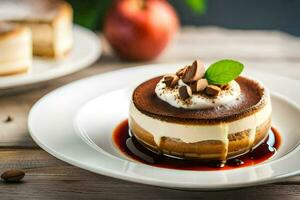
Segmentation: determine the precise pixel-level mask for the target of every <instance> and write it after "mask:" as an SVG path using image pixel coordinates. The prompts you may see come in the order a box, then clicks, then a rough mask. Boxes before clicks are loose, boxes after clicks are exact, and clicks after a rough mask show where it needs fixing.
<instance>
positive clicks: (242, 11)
mask: <svg viewBox="0 0 300 200" xmlns="http://www.w3.org/2000/svg"><path fill="white" fill-rule="evenodd" d="M68 1H69V3H71V5H72V6H73V9H74V21H75V23H77V24H80V25H83V26H85V27H87V28H90V29H93V30H102V29H103V21H104V16H105V14H106V12H107V10H108V9H109V7H110V6H111V4H112V3H113V1H112V0H89V1H82V0H68ZM169 3H171V5H172V6H173V7H174V8H175V9H176V11H177V14H178V16H179V19H180V22H181V24H182V25H197V26H203V25H216V26H221V27H226V28H232V29H266V30H282V31H285V32H288V33H290V34H293V35H296V36H300V1H299V0H264V1H259V0H252V1H249V0H226V1H222V0H169Z"/></svg>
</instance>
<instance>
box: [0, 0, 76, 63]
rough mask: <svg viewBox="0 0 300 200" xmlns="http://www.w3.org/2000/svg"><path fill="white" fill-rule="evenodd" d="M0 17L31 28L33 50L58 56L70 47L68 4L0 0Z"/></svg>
mask: <svg viewBox="0 0 300 200" xmlns="http://www.w3.org/2000/svg"><path fill="white" fill-rule="evenodd" d="M0 10H1V12H0V20H1V21H9V22H13V23H16V24H20V25H24V26H27V27H29V28H30V29H31V32H32V39H33V53H34V55H37V56H44V57H54V58H60V57H62V56H64V55H65V54H67V53H68V52H69V51H70V50H71V48H72V43H73V42H72V15H73V11H72V8H71V6H70V5H69V4H68V3H66V2H64V1H59V0H43V1H40V0H2V1H0Z"/></svg>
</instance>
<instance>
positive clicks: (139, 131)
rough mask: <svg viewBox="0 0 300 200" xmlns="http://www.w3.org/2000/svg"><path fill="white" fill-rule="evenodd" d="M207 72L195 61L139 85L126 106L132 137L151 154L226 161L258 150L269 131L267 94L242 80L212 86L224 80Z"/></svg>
mask: <svg viewBox="0 0 300 200" xmlns="http://www.w3.org/2000/svg"><path fill="white" fill-rule="evenodd" d="M223 61H224V62H221V65H222V64H226V62H227V61H228V62H233V64H234V61H230V60H223ZM219 64H220V63H219ZM238 64H240V63H238ZM233 66H234V65H233ZM212 68H214V67H212ZM225 68H226V67H225ZM212 71H214V72H215V71H216V70H215V69H213V70H210V69H208V70H207V71H205V68H204V65H203V64H201V63H200V62H199V61H195V62H194V63H193V64H192V65H191V66H187V67H185V68H183V69H181V70H179V71H178V72H177V73H176V74H170V75H166V76H160V77H155V78H152V79H150V80H148V81H146V82H144V83H142V84H141V85H139V86H138V87H137V88H136V89H135V90H134V92H133V95H132V101H131V105H130V116H129V127H130V130H131V133H132V135H133V136H134V137H135V138H136V139H137V140H138V141H139V142H140V143H141V144H143V145H144V146H145V147H147V148H148V149H150V150H153V151H155V152H160V153H163V154H165V155H169V156H175V157H178V158H185V159H199V160H220V161H226V160H227V159H230V158H234V157H237V156H239V155H242V154H244V153H247V152H249V151H250V150H251V149H254V148H255V147H256V146H258V145H259V144H260V143H261V142H262V141H263V140H264V139H265V138H266V137H267V135H268V134H267V133H268V130H269V129H270V127H271V101H270V97H269V94H268V92H267V90H266V89H265V88H264V87H263V85H262V84H261V83H259V82H257V81H255V80H253V79H250V78H246V77H242V76H239V77H237V76H235V77H234V80H233V79H232V80H230V81H228V82H227V83H225V84H217V82H218V83H223V82H224V81H223V82H222V81H220V80H221V79H220V78H219V80H217V79H215V80H214V79H213V76H212V75H211V74H210V73H211V72H212ZM223 73H224V74H225V75H226V72H223ZM225 75H224V77H225ZM227 75H228V73H227ZM224 77H223V78H224ZM216 80H217V81H216Z"/></svg>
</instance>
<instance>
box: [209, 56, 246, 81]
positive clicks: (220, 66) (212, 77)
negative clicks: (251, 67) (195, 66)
mask: <svg viewBox="0 0 300 200" xmlns="http://www.w3.org/2000/svg"><path fill="white" fill-rule="evenodd" d="M243 69H244V65H243V64H242V63H240V62H238V61H235V60H229V59H225V60H220V61H218V62H215V63H213V64H212V65H210V66H209V67H208V69H207V70H206V72H205V78H206V80H207V81H208V83H210V84H216V85H223V84H227V83H229V82H230V81H232V80H234V79H235V78H237V77H238V76H239V75H240V74H241V73H242V71H243Z"/></svg>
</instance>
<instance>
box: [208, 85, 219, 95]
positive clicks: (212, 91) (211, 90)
mask: <svg viewBox="0 0 300 200" xmlns="http://www.w3.org/2000/svg"><path fill="white" fill-rule="evenodd" d="M220 92H221V88H219V87H218V86H216V85H208V86H207V87H206V88H205V93H206V94H207V95H209V96H218V95H219V93H220Z"/></svg>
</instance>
